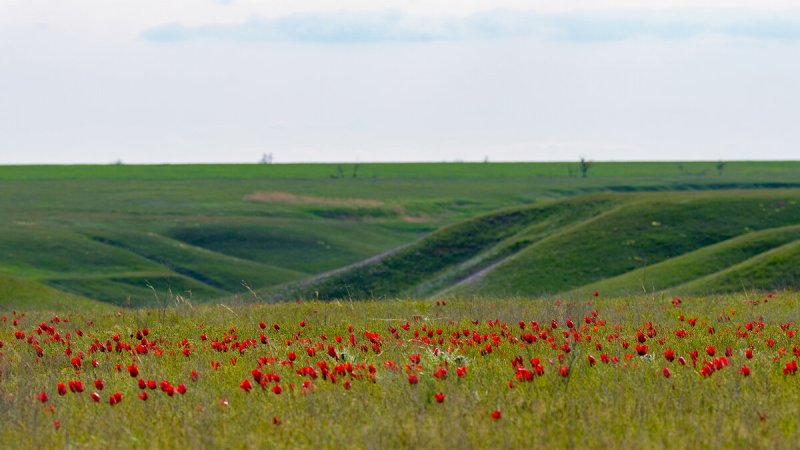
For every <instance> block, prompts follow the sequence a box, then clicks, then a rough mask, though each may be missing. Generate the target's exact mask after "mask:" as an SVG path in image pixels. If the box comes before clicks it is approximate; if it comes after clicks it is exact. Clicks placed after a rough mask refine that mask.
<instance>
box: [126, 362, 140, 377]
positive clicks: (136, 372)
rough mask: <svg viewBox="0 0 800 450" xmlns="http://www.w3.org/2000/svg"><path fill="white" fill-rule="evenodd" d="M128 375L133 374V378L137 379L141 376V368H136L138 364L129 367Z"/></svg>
mask: <svg viewBox="0 0 800 450" xmlns="http://www.w3.org/2000/svg"><path fill="white" fill-rule="evenodd" d="M128 373H129V374H131V377H132V378H136V377H138V376H139V368H138V367H136V364H131V365H130V366H128Z"/></svg>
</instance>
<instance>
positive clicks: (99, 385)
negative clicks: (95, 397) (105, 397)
mask: <svg viewBox="0 0 800 450" xmlns="http://www.w3.org/2000/svg"><path fill="white" fill-rule="evenodd" d="M94 387H96V388H97V390H98V391H102V390H103V387H105V383H103V380H101V379H97V380H94Z"/></svg>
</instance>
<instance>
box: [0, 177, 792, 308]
mask: <svg viewBox="0 0 800 450" xmlns="http://www.w3.org/2000/svg"><path fill="white" fill-rule="evenodd" d="M576 166H577V164H576V163H500V164H494V163H491V164H478V163H476V164H463V163H452V164H444V163H442V164H362V165H360V166H359V170H358V176H357V178H353V177H352V171H353V168H354V165H352V164H343V165H342V168H343V173H345V175H346V177H345V178H333V177H332V175H333V176H335V175H336V174H337V173H338V170H337V165H335V164H309V165H302V164H287V165H283V164H276V165H256V164H253V165H156V166H127V165H120V166H117V165H109V166H3V167H0V274H5V275H10V276H14V277H17V278H24V279H30V280H36V281H39V282H43V283H47V284H50V285H51V286H56V285H58V286H59V288H65V289H69V290H70V291H71V292H80V293H81V295H85V296H89V297H91V298H95V299H100V300H104V301H111V302H119V299H120V298H122V299H126V298H127V297H128V296H129V295H133V296H134V297H140V298H144V297H143V296H144V292H145V291H146V290H149V288H147V286H146V285H145V281H146V280H145V279H143V278H140V277H139V278H137V277H138V276H137V275H135V274H147V275H148V276H153V275H158V276H159V277H166V279H170V280H171V281H170V282H169V283H166V284H165V286H168V287H169V288H172V289H174V290H177V291H181V292H185V291H187V290H189V289H191V290H192V292H193V293H194V294H196V295H195V296H194V298H195V300H196V301H200V302H202V301H215V300H216V298H215V297H210V296H213V295H216V294H217V293H221V295H222V297H223V298H225V297H227V296H230V295H242V294H244V293H245V291H244V288H243V287H242V286H241V282H242V281H245V282H247V283H248V285H250V286H252V287H253V288H256V289H260V290H264V289H265V288H270V287H274V286H276V285H281V284H285V283H290V282H295V281H298V280H300V279H304V280H305V282H314V280H317V278H315V277H318V276H320V275H321V274H323V273H327V272H329V271H332V270H336V269H340V268H342V267H346V266H348V265H351V264H354V263H357V262H359V261H362V260H364V259H366V258H370V257H372V256H374V255H377V254H381V253H383V252H387V251H391V250H392V249H397V248H398V247H400V246H403V245H407V244H410V243H413V242H416V241H418V240H419V239H420V238H422V237H423V236H426V235H427V234H429V233H431V232H433V231H435V230H439V229H443V227H448V226H451V225H455V224H459V223H462V222H465V221H468V220H470V219H475V218H479V217H483V216H486V215H489V214H493V213H494V212H496V211H499V210H503V209H514V208H524V207H526V206H531V205H537V204H540V202H543V201H551V200H559V199H565V198H571V197H575V196H580V195H583V194H587V193H596V192H656V191H659V192H660V191H682V192H688V193H694V192H698V191H713V192H720V193H721V194H720V195H723V196H724V194H722V192H723V191H722V190H723V189H730V188H742V189H744V188H747V189H752V188H757V187H769V188H774V190H780V188H783V187H787V186H798V182H797V181H796V173H797V170H798V169H800V163H798V162H729V163H728V164H727V166H726V168H725V170H724V171H723V173H722V174H719V173H717V172H716V169H715V163H713V162H704V163H683V164H680V163H596V164H594V165H593V166H592V168H591V170H590V172H589V177H588V178H585V179H584V178H579V177H576V176H575V174H576V173H577V172H576V170H575V169H576ZM679 166H680V167H679ZM265 192H266V193H276V192H278V193H288V194H291V195H294V196H295V197H294V198H296V199H298V200H297V201H278V202H276V201H273V202H266V203H265V202H259V201H252V200H251V199H252V196H253V195H254V194H256V196H257V194H258V193H262V194H263V193H265ZM656 193H657V192H656ZM281 195H283V194H281ZM541 205H544V203H541ZM581 214H582V213H581ZM586 219H588V217H585V216H582V215H580V216H576V217H575V218H574V219H573V218H571V217H569V215H568V214H561V215H557V217H556V216H554V217H553V218H550V219H546V220H544V221H539V222H536V221H535V222H533V223H530V224H529V225H528V226H527V227H525V228H524V229H523V230H517V229H513V230H512V229H511V228H509V229H508V230H504V231H497V232H496V233H495V234H496V236H495V237H491V236H490V234H491V233H489V234H486V236H485V237H486V238H487V239H488V241H486V242H484V241H482V239H483V238H482V237H480V236H477V235H476V234H475V233H473V234H472V235H470V236H469V237H467V236H464V237H460V238H457V237H453V238H452V239H451V242H450V244H448V245H445V246H444V247H443V248H447V249H448V250H447V253H448V255H447V257H446V260H445V261H444V262H443V263H430V264H433V265H432V266H430V267H429V266H427V265H424V264H411V263H410V262H412V259H408V260H407V263H403V264H401V266H402V267H400V268H401V269H403V270H406V269H408V268H409V267H411V268H412V269H414V270H417V271H420V270H422V269H423V268H424V269H426V270H429V271H432V272H430V273H427V274H424V275H419V274H413V273H412V274H411V275H412V278H413V282H411V281H412V280H411V279H409V282H403V281H402V278H403V276H404V275H402V274H400V273H396V269H390V272H392V275H391V276H390V277H389V278H387V281H386V282H385V283H377V284H374V283H373V284H372V285H369V286H364V287H363V288H360V289H361V291H362V292H370V293H371V295H375V296H379V297H386V296H392V295H397V294H398V293H408V294H410V295H415V296H426V295H435V294H438V293H441V292H447V291H448V290H451V289H454V286H455V285H458V283H460V282H461V281H462V280H464V279H466V278H469V277H472V276H474V275H475V274H476V273H477V272H480V271H483V270H489V271H490V272H491V273H489V274H487V280H488V281H487V283H490V284H492V286H491V287H488V288H485V289H484V288H483V287H481V292H486V293H501V292H505V291H503V289H500V288H502V287H503V286H502V285H501V284H503V283H505V282H504V281H503V280H496V281H497V282H494V281H492V280H493V279H495V277H496V276H497V270H491V269H492V268H493V265H494V264H497V263H499V262H502V261H503V260H504V259H505V258H509V257H511V258H512V259H514V258H516V256H515V255H518V254H519V253H520V252H522V251H523V250H524V249H525V248H526V247H528V246H530V245H533V244H535V243H537V242H539V241H542V240H547V239H548V238H549V237H552V236H550V234H552V233H553V232H554V230H555V229H556V228H559V227H566V226H573V225H577V224H578V222H579V221H582V220H586ZM547 220H550V221H551V222H550V223H548V222H547ZM459 226H460V225H459ZM466 228H469V226H466ZM481 233H482V232H478V233H477V234H481ZM443 235H444V234H442V235H439V236H443ZM473 238H477V239H478V241H476V243H475V244H473V243H472V242H471V240H472V239H473ZM651 243H653V244H654V245H659V244H658V243H657V242H655V241H652V242H651ZM697 244H698V245H701V244H702V245H705V244H706V242H704V241H701V242H697ZM459 245H464V248H462V249H459V248H457V247H458V246H459ZM541 245H544V243H543V242H542V243H541ZM434 247H435V246H434ZM681 249H682V250H683V248H681ZM626 257H627V255H626ZM569 259H570V261H574V260H575V259H574V255H572V256H570V258H569ZM623 259H624V258H623ZM657 260H658V258H656V259H655V260H653V259H651V260H648V264H653V263H655V262H656V261H657ZM426 264H428V263H426ZM503 264H505V263H502V264H501V266H500V267H504V268H507V267H512V266H506V265H503ZM569 264H571V262H569ZM634 268H635V267H634ZM612 269H614V270H611V271H608V272H607V273H603V274H602V276H603V277H607V276H613V275H618V274H619V272H618V270H622V269H628V267H627V266H625V267H618V268H612ZM585 270H586V269H585V268H584V269H581V270H577V269H576V270H575V271H572V272H565V273H564V274H560V275H558V276H556V277H553V278H552V279H553V280H559V279H560V280H563V279H565V278H569V279H571V280H573V281H574V282H577V283H583V282H594V281H598V280H599V278H597V277H591V276H589V277H578V278H574V277H573V274H574V273H575V272H576V271H578V272H580V271H583V272H585ZM131 274H134V275H133V278H132V279H135V280H136V281H130V282H125V283H121V282H119V281H114V280H118V279H123V278H124V279H129V278H130V276H131ZM515 274H519V276H520V277H521V278H515V277H516V276H517V275H515ZM507 276H508V277H509V281H510V282H511V284H507V283H506V286H505V288H506V290H507V291H509V292H515V293H536V292H552V291H553V290H554V289H555V287H554V286H552V285H541V286H539V285H540V284H541V283H539V282H536V281H530V282H527V281H526V283H523V284H520V285H519V286H517V282H518V281H519V280H527V275H526V274H525V270H523V269H522V268H519V267H515V268H513V270H511V271H510V272H509V274H508V275H507ZM81 277H83V279H85V280H87V281H86V283H85V284H82V283H83V282H82V281H80V278H81ZM559 277H560V278H559ZM373 278H374V277H373ZM63 279H70V281H67V282H63V281H58V280H63ZM103 280H105V281H103ZM101 281H102V282H101ZM173 282H175V283H176V285H173V284H172V283H173ZM403 284H405V286H401V285H403ZM573 287H577V286H576V285H573V284H570V285H569V286H564V287H563V289H567V288H573ZM337 289H338V290H337V292H342V290H341V287H338V288H337ZM348 289H349V290H350V291H352V288H348ZM559 289H562V287H560V286H559ZM206 295H209V297H207V296H206ZM359 295H361V294H359Z"/></svg>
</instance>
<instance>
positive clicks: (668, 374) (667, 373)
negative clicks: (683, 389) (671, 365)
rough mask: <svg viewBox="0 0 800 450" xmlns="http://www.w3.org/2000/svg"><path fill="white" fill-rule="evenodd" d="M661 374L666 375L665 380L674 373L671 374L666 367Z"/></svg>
mask: <svg viewBox="0 0 800 450" xmlns="http://www.w3.org/2000/svg"><path fill="white" fill-rule="evenodd" d="M661 373H663V374H664V378H669V377H671V376H672V373H670V371H669V369H668V368H666V367H664V370H662V371H661Z"/></svg>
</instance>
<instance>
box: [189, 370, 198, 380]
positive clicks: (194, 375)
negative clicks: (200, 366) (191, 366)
mask: <svg viewBox="0 0 800 450" xmlns="http://www.w3.org/2000/svg"><path fill="white" fill-rule="evenodd" d="M189 377H190V378H191V379H192V381H197V377H198V374H197V371H196V370H193V371H192V374H191V375H190V376H189Z"/></svg>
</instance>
